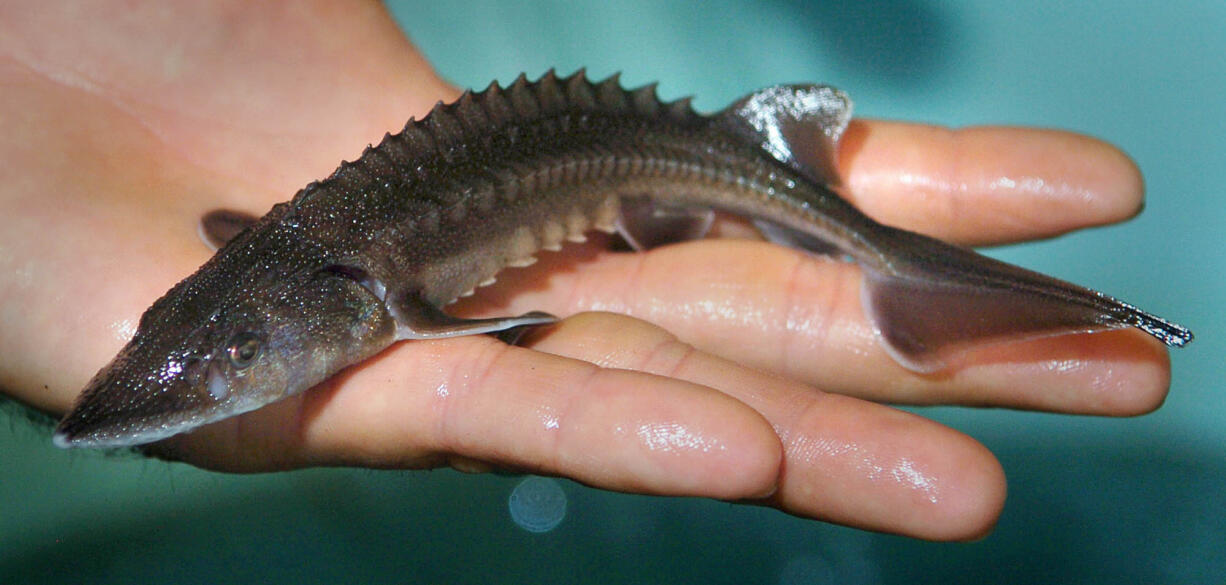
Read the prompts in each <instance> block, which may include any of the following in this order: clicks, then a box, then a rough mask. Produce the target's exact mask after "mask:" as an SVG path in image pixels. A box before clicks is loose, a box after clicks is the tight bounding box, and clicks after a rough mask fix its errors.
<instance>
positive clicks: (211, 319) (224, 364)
mask: <svg viewBox="0 0 1226 585" xmlns="http://www.w3.org/2000/svg"><path fill="white" fill-rule="evenodd" d="M851 111H852V105H851V101H850V100H849V99H848V97H847V96H846V95H845V94H844V93H843V92H841V91H839V90H837V89H835V88H832V87H829V86H824V85H781V86H775V87H770V88H766V89H763V90H761V91H758V92H755V93H752V94H750V95H748V96H746V97H744V98H742V99H740V100H738V101H736V102H735V103H733V104H732V105H731V106H729V107H728V108H726V109H724V110H722V111H719V112H716V113H713V114H710V115H703V114H698V113H696V112H695V111H694V110H693V109H692V108H691V106H690V103H689V99H688V98H686V99H682V100H678V101H673V102H663V101H661V100H660V99H658V98H657V96H656V92H655V86H654V85H649V86H645V87H642V88H639V89H634V90H628V89H624V88H623V87H622V86H621V84H620V82H619V81H618V79H617V76H613V77H610V78H608V79H606V80H604V81H601V82H592V81H589V80H588V78H587V77H586V75H585V74H584V73H583V71H582V70H580V71H579V72H577V73H575V74H573V75H571V76H569V77H564V78H563V77H559V76H556V75H555V74H554V73H553V72H552V71H550V72H549V73H547V74H546V75H544V76H543V77H541V78H540V79H538V80H536V81H528V80H527V78H526V77H524V76H523V75H521V76H520V77H519V78H518V79H517V80H515V82H514V83H513V84H511V85H510V86H508V87H505V88H504V87H502V86H500V85H499V84H497V83H492V84H490V86H489V87H488V88H487V89H485V90H484V91H480V92H471V91H470V92H466V93H465V94H463V96H462V97H460V98H459V100H458V101H456V102H454V103H452V104H448V105H444V104H442V103H440V104H439V105H438V106H436V107H435V108H434V109H433V110H432V111H431V112H430V113H429V114H428V115H426V116H425V117H424V118H422V119H421V120H409V122H408V124H406V126H405V127H404V129H403V131H401V132H400V133H398V134H395V135H392V134H387V135H385V136H384V138H383V140H382V142H380V143H379V144H378V145H377V146H373V147H367V148H366V150H365V151H364V152H363V153H362V155H361V157H360V158H359V159H357V160H356V161H354V162H342V163H341V165H340V167H339V168H338V169H337V170H336V171H335V172H334V173H333V174H332V175H331V176H329V177H328V178H326V179H324V180H322V181H317V182H313V183H311V184H309V185H307V186H306V187H305V188H303V189H302V190H301V191H299V192H298V193H297V194H296V195H295V196H294V198H293V199H292V200H291V201H289V202H287V203H280V204H277V205H275V206H274V207H273V208H272V210H271V211H270V212H269V213H268V214H267V215H265V216H264V217H263V218H258V219H257V218H254V217H250V218H247V217H244V216H241V215H234V214H227V213H217V214H211V215H209V216H207V217H206V219H205V221H204V231H205V234H206V235H207V236H209V237H210V238H212V239H213V240H214V241H215V242H216V243H217V244H219V245H220V244H224V247H222V248H221V249H220V250H219V251H218V252H217V253H216V255H214V256H213V257H212V259H210V260H209V261H208V262H207V263H206V264H204V265H203V266H202V267H201V268H200V269H199V270H198V271H197V272H196V273H195V274H193V275H191V276H189V277H187V278H186V279H184V280H183V281H182V282H180V283H178V284H177V285H175V286H174V288H172V289H171V290H170V291H169V292H168V293H166V295H165V296H163V297H162V298H160V299H159V300H157V301H156V302H155V303H154V304H153V306H151V307H150V308H149V309H148V310H147V311H146V312H145V313H144V315H143V316H142V317H141V320H140V324H139V326H138V328H137V331H136V333H135V335H134V336H133V338H132V339H131V341H130V342H129V343H127V345H126V346H125V347H124V348H123V349H122V350H121V351H120V352H119V354H118V356H116V357H115V358H114V360H113V361H112V362H111V363H110V364H109V365H107V366H106V367H104V368H102V370H101V371H99V372H98V374H97V375H96V376H94V378H93V379H92V380H91V381H90V382H89V384H88V385H87V386H86V388H85V389H84V391H83V392H82V394H81V396H80V397H79V398H78V400H77V402H76V404H75V406H74V407H73V408H72V410H71V411H70V412H69V413H68V414H67V415H66V416H65V417H64V419H63V420H62V421H61V422H60V424H59V426H58V427H57V429H56V431H55V435H54V442H55V443H56V444H57V445H59V446H61V447H121V446H132V445H139V444H144V443H149V442H153V441H157V440H160V439H163V438H166V437H169V436H171V435H174V434H177V433H182V432H185V431H189V430H191V429H194V428H196V427H199V426H201V425H204V424H207V423H210V422H214V421H218V420H221V419H225V418H228V417H232V416H235V415H238V414H240V413H243V412H247V411H250V410H253V409H256V408H260V407H261V406H264V405H266V404H269V403H271V402H274V401H277V400H280V399H282V398H285V397H287V396H291V395H294V394H297V393H300V392H303V391H305V390H307V389H308V388H310V387H312V386H314V385H316V384H318V383H319V382H321V381H323V380H325V379H326V378H328V377H330V376H332V375H333V374H335V373H336V372H337V371H339V370H341V369H342V368H345V367H346V366H349V365H351V364H354V363H357V362H361V361H363V360H365V359H367V358H370V357H371V356H373V355H375V354H377V353H379V352H380V351H382V350H384V349H385V348H387V347H388V346H390V345H391V344H393V343H395V342H397V341H400V340H406V339H432V338H441V337H450V336H458V335H472V334H481V333H496V332H508V331H510V332H513V331H515V330H517V329H516V328H522V327H528V326H539V325H545V324H548V323H551V322H553V321H554V320H555V317H553V316H552V315H549V314H546V313H540V312H533V313H528V314H525V315H518V316H509V317H501V318H489V319H461V318H457V317H454V316H451V315H448V314H447V313H446V312H444V310H443V308H444V307H445V306H446V305H448V304H449V303H451V302H453V301H454V300H456V299H457V298H458V297H460V296H463V295H465V294H468V293H470V292H471V291H472V290H473V289H474V288H476V287H479V286H481V285H483V284H487V283H489V282H491V281H492V280H493V279H494V277H495V275H496V274H497V273H498V272H499V271H500V270H502V269H504V268H506V267H510V266H522V265H526V264H530V263H531V262H532V261H533V258H534V257H535V254H537V253H538V252H539V251H540V250H556V249H558V248H559V247H560V246H561V245H562V244H563V243H564V242H565V241H582V240H583V239H584V237H585V236H584V234H585V233H587V232H588V231H589V230H604V231H608V232H613V231H616V232H619V233H620V234H621V235H622V236H623V237H624V238H625V240H626V241H627V242H628V243H629V244H630V245H631V246H633V247H634V248H638V249H645V248H651V247H654V246H659V245H662V244H666V243H669V242H677V241H681V240H690V239H695V238H700V237H703V235H704V234H705V233H706V230H707V227H708V226H709V225H710V224H711V221H712V217H713V214H714V211H715V210H718V211H722V212H728V213H732V214H736V215H739V216H744V217H747V218H750V219H751V220H752V221H753V222H754V224H755V225H756V226H757V227H758V228H759V230H760V231H761V232H762V234H763V235H764V236H765V237H766V238H768V239H769V240H771V241H774V242H776V243H779V244H783V245H787V246H791V247H795V248H800V249H803V250H808V251H811V252H814V253H831V252H833V253H836V254H838V255H841V256H843V257H848V258H851V259H852V260H854V261H855V262H857V263H858V264H859V265H860V266H861V267H862V268H863V271H864V275H865V277H864V280H863V286H862V299H863V306H864V309H865V311H866V313H867V317H868V319H869V320H870V321H871V323H872V325H873V326H874V327H875V328H876V330H877V332H878V333H879V335H878V337H879V340H880V343H881V345H882V346H883V347H884V348H885V350H886V351H887V352H888V353H889V355H891V356H892V357H893V358H894V359H895V360H897V362H898V363H900V364H901V365H903V366H905V367H907V368H909V369H911V370H915V371H918V372H931V371H934V370H938V369H940V368H941V367H943V364H944V363H946V360H947V358H948V357H949V356H950V355H952V354H953V353H956V352H957V351H958V350H959V349H961V348H964V347H965V346H967V345H969V344H971V343H976V342H984V341H994V340H1007V339H1016V338H1019V337H1033V336H1040V335H1055V334H1063V333H1073V332H1088V331H1096V330H1102V329H1113V328H1122V327H1135V328H1138V329H1140V330H1142V331H1144V332H1146V333H1149V334H1150V335H1152V336H1154V337H1156V338H1157V339H1159V340H1161V341H1162V342H1164V343H1166V344H1167V345H1169V346H1182V345H1184V344H1186V343H1188V342H1189V341H1191V340H1192V333H1191V332H1190V331H1189V330H1188V329H1186V328H1184V327H1181V326H1179V325H1176V324H1174V323H1171V322H1169V321H1166V320H1163V319H1161V318H1159V317H1156V316H1154V315H1151V314H1149V313H1146V312H1144V311H1142V310H1140V309H1138V308H1136V307H1134V306H1131V305H1128V304H1126V303H1123V302H1121V301H1119V300H1116V299H1114V298H1112V297H1109V296H1107V295H1104V294H1102V293H1099V292H1096V291H1092V290H1089V289H1086V288H1083V287H1080V286H1077V285H1074V284H1070V283H1067V282H1063V281H1060V280H1057V279H1054V278H1051V277H1048V276H1044V275H1042V274H1038V273H1035V272H1032V271H1029V270H1025V269H1023V268H1019V267H1016V266H1013V265H1010V264H1006V263H1003V262H1000V261H997V260H993V259H990V258H988V257H985V256H982V255H979V254H977V253H975V252H973V251H970V250H967V249H964V248H960V247H957V246H953V245H950V244H946V243H943V242H941V241H938V240H936V239H933V238H930V237H926V236H923V235H919V234H916V233H912V232H909V231H904V230H901V229H896V228H893V227H889V226H885V225H882V224H880V223H877V222H876V221H874V220H872V219H870V218H869V217H867V216H866V215H864V214H863V213H861V212H859V211H858V210H857V209H856V208H854V207H853V206H851V205H850V204H849V203H848V202H847V201H846V200H845V199H844V198H843V197H841V196H840V192H841V191H842V190H843V187H842V185H841V181H840V179H839V176H838V173H837V171H836V161H835V155H836V152H837V150H838V143H839V139H840V137H841V136H842V135H843V132H844V130H845V129H846V128H847V124H848V122H849V121H850V119H851ZM227 240H228V241H227Z"/></svg>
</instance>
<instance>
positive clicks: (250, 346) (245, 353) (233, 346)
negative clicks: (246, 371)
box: [226, 333, 260, 370]
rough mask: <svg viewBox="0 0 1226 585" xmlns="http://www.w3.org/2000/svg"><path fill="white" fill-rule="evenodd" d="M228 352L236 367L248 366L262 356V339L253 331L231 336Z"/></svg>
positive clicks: (231, 361)
mask: <svg viewBox="0 0 1226 585" xmlns="http://www.w3.org/2000/svg"><path fill="white" fill-rule="evenodd" d="M226 354H227V355H228V356H229V357H230V363H231V364H233V365H234V367H236V368H238V369H240V370H241V369H243V368H246V367H247V366H250V365H251V364H252V363H254V362H255V359H256V358H258V357H260V339H259V338H258V337H256V336H255V335H254V334H252V333H239V334H238V335H235V336H234V337H231V338H230V343H229V344H228V347H227V349H226Z"/></svg>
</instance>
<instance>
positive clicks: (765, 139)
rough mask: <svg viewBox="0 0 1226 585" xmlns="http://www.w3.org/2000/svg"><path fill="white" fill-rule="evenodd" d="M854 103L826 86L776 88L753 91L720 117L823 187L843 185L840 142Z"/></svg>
mask: <svg viewBox="0 0 1226 585" xmlns="http://www.w3.org/2000/svg"><path fill="white" fill-rule="evenodd" d="M851 110H852V105H851V99H850V98H848V97H847V94H845V93H843V92H842V91H839V90H837V89H835V88H833V87H830V86H827V85H776V86H774V87H768V88H766V89H763V90H759V91H756V92H754V93H751V94H749V95H747V96H745V97H743V98H741V99H739V100H737V101H736V102H734V103H733V104H732V105H731V106H728V108H726V109H725V110H723V111H722V112H720V113H719V114H718V115H717V117H719V118H721V119H723V120H724V121H725V123H727V124H729V125H730V126H731V127H732V128H733V129H734V130H736V131H738V132H740V133H741V134H744V135H748V136H750V137H751V138H752V139H753V140H754V141H755V142H757V143H758V145H759V146H761V147H762V148H763V150H765V151H767V152H769V153H770V154H771V156H773V157H775V158H776V159H777V160H778V161H779V162H781V163H783V164H786V165H788V166H789V167H792V168H793V169H795V170H796V171H797V172H800V173H802V174H804V175H805V176H806V177H808V178H809V179H811V180H813V181H814V182H816V183H818V184H822V185H838V184H839V183H840V182H841V181H840V179H839V173H838V166H837V155H838V145H839V139H840V138H842V136H843V131H845V130H846V129H847V124H848V123H849V122H850V121H851Z"/></svg>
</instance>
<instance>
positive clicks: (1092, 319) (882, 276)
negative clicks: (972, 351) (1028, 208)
mask: <svg viewBox="0 0 1226 585" xmlns="http://www.w3.org/2000/svg"><path fill="white" fill-rule="evenodd" d="M891 234H892V236H891V237H892V239H894V240H895V241H894V245H893V246H891V247H893V248H894V249H896V250H899V251H900V254H899V257H898V258H897V259H896V260H895V261H892V262H890V263H889V265H888V266H885V267H872V266H866V267H865V268H866V271H865V272H866V274H865V280H864V288H863V289H862V296H863V302H864V307H865V310H866V311H867V313H868V316H869V318H870V319H871V320H872V322H873V324H874V325H875V326H876V327H877V329H878V331H879V333H880V336H881V341H882V343H883V345H884V346H885V348H886V349H887V351H889V352H890V354H891V355H892V356H893V357H894V358H895V360H897V361H898V362H899V363H900V364H902V365H903V366H905V367H907V368H908V369H911V370H915V371H920V372H930V371H935V370H938V369H940V368H941V367H943V366H944V365H945V361H946V359H947V358H948V357H949V356H950V355H951V354H953V353H956V352H957V351H958V350H959V349H962V348H965V347H966V346H969V345H971V344H973V343H983V342H993V341H1006V340H1016V339H1024V338H1031V337H1042V336H1048V335H1060V334H1065V333H1078V332H1087V331H1096V330H1102V329H1115V328H1123V327H1136V328H1138V329H1141V330H1142V331H1145V332H1146V333H1149V334H1150V335H1152V336H1154V337H1155V338H1157V339H1158V340H1160V341H1162V342H1163V343H1166V344H1167V345H1168V346H1172V347H1179V346H1182V345H1185V344H1187V343H1188V342H1189V341H1191V340H1192V332H1191V331H1189V330H1188V329H1187V328H1185V327H1182V326H1180V325H1177V324H1175V323H1171V322H1170V321H1166V320H1164V319H1162V318H1160V317H1156V316H1154V315H1151V314H1149V313H1146V312H1145V311H1142V310H1140V309H1138V308H1137V307H1134V306H1132V305H1129V304H1127V303H1124V302H1122V301H1120V300H1118V299H1115V298H1112V297H1109V296H1107V295H1104V294H1102V293H1100V292H1097V291H1093V290H1090V289H1087V288H1084V287H1080V286H1077V285H1075V284H1071V283H1068V282H1064V281H1062V280H1058V279H1055V278H1052V277H1049V276H1045V275H1043V274H1039V273H1037V272H1033V271H1030V270H1026V269H1024V268H1020V267H1017V266H1013V265H1011V264H1006V263H1004V262H1000V261H998V260H994V259H991V258H988V257H986V256H983V255H980V254H977V253H975V252H973V251H971V250H967V249H963V248H959V247H956V246H952V245H949V244H945V243H943V242H940V241H938V240H934V239H932V238H928V237H925V236H922V235H919V234H914V233H910V232H904V231H899V230H892V231H891Z"/></svg>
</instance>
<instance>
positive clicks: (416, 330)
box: [391, 296, 558, 341]
mask: <svg viewBox="0 0 1226 585" xmlns="http://www.w3.org/2000/svg"><path fill="white" fill-rule="evenodd" d="M391 309H392V311H391V312H392V316H393V317H394V318H395V319H396V338H397V339H398V340H400V339H440V338H443V337H459V336H461V335H479V334H482V333H500V332H507V333H505V334H503V335H499V338H500V339H503V340H504V341H505V340H508V338H509V339H510V340H511V341H514V340H517V339H518V338H519V336H520V335H522V331H520V332H509V331H508V330H513V329H515V328H518V327H529V326H533V325H547V324H549V323H553V322H555V321H557V320H558V318H557V317H555V316H553V315H550V314H549V313H544V312H541V311H532V312H529V313H524V314H523V315H520V316H518V317H493V318H489V319H462V318H460V317H453V316H451V315H448V314H447V313H444V312H443V311H442V310H441V309H439V308H438V307H435V306H434V305H431V304H430V303H427V302H425V301H423V300H421V299H420V298H418V297H416V296H407V297H405V298H403V299H401V300H400V301H399V302H397V303H395V306H394V307H392V308H391ZM504 335H505V337H504Z"/></svg>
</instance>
